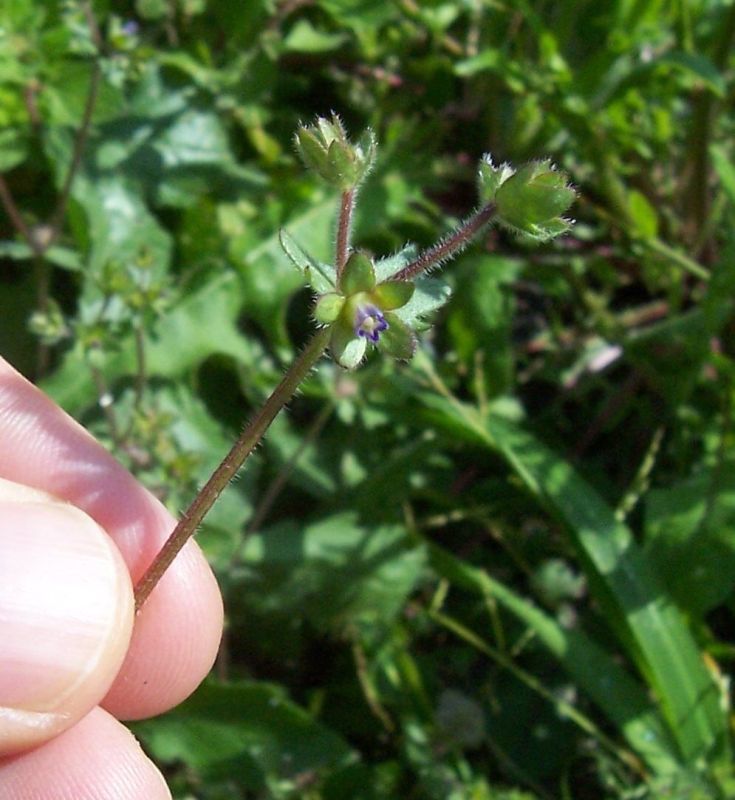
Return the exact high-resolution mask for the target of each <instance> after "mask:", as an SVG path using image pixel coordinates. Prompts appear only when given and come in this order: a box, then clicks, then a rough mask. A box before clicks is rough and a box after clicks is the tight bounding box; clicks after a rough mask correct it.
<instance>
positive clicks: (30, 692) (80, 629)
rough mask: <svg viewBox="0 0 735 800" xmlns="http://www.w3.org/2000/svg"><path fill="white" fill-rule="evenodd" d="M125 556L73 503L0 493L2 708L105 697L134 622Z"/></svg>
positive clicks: (47, 707)
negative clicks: (12, 498) (90, 695)
mask: <svg viewBox="0 0 735 800" xmlns="http://www.w3.org/2000/svg"><path fill="white" fill-rule="evenodd" d="M121 564H122V561H121V559H120V556H119V555H118V554H117V552H116V551H115V548H114V545H113V544H112V543H111V542H110V540H109V539H108V538H107V536H106V535H105V534H104V532H103V531H102V530H101V529H99V528H98V527H97V526H96V523H94V522H93V521H92V520H91V519H90V518H89V517H87V516H86V515H85V514H83V513H82V512H81V511H79V510H78V509H76V508H74V507H73V506H69V505H67V504H64V503H61V502H49V503H44V502H34V501H30V502H29V501H27V500H21V502H10V501H8V500H7V499H5V498H3V497H1V496H0V707H5V709H6V710H7V711H9V710H11V709H13V710H22V711H24V712H32V714H31V717H32V716H33V714H40V715H41V716H43V714H44V713H46V712H57V711H58V712H61V713H62V714H63V713H64V712H65V711H66V710H67V707H72V708H74V707H76V705H77V703H76V701H75V700H74V695H75V694H78V693H79V692H80V691H81V693H82V694H84V693H85V692H88V691H91V692H95V693H98V694H99V695H100V697H102V696H103V694H104V692H105V691H106V686H107V685H109V683H110V682H111V681H112V679H113V678H114V674H115V672H116V671H117V669H118V668H119V663H117V664H115V662H116V661H117V662H121V660H122V658H123V657H124V651H125V646H126V641H127V637H129V632H130V628H131V626H132V613H131V607H130V599H129V595H130V588H129V586H124V585H121V584H124V582H125V581H126V580H127V581H128V584H129V579H128V578H127V573H126V571H125V570H124V568H121ZM121 626H122V641H123V644H122V645H121V643H120V633H121ZM126 630H127V633H125V631H126ZM101 662H104V664H101ZM108 662H111V663H108ZM99 673H102V675H100V674H99ZM107 673H110V674H107ZM87 681H91V684H92V687H91V688H90V687H87V685H86V683H85V682H87ZM98 699H99V698H97V699H94V700H92V702H91V703H87V704H89V705H90V706H91V705H93V704H94V703H95V702H97V700H98ZM85 702H86V701H85Z"/></svg>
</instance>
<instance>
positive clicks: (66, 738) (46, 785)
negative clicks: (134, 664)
mask: <svg viewBox="0 0 735 800" xmlns="http://www.w3.org/2000/svg"><path fill="white" fill-rule="evenodd" d="M0 789H1V790H2V791H1V794H2V797H3V800H59V798H74V800H171V793H170V792H169V790H168V788H167V786H166V783H165V781H164V779H163V776H162V775H161V773H160V772H159V771H158V769H157V768H156V767H155V765H154V764H153V763H152V762H151V760H150V759H149V758H148V757H147V756H146V755H145V753H144V752H143V750H142V749H141V747H140V745H139V744H138V742H137V741H136V739H135V737H134V736H133V735H132V734H131V733H130V731H128V730H127V729H126V728H124V727H123V726H122V725H121V724H120V723H119V722H118V721H117V720H116V719H114V718H113V717H112V716H110V715H109V714H108V713H107V712H105V711H103V710H102V709H101V708H95V709H93V710H92V711H91V712H90V713H89V714H87V715H86V716H85V717H84V718H83V719H82V720H80V721H79V722H78V723H77V724H76V725H74V726H73V727H72V728H70V729H69V730H66V731H64V733H62V734H61V735H60V736H58V737H57V738H55V739H54V740H53V741H50V742H47V743H46V744H45V745H44V746H43V747H38V748H35V749H33V750H30V751H27V752H25V753H21V754H20V755H17V756H13V757H11V758H7V759H4V760H2V759H0Z"/></svg>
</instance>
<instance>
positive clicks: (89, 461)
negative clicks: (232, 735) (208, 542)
mask: <svg viewBox="0 0 735 800" xmlns="http://www.w3.org/2000/svg"><path fill="white" fill-rule="evenodd" d="M0 477H3V478H7V479H8V480H12V481H16V482H18V483H23V484H26V485H27V486H33V487H35V488H38V489H42V490H44V491H46V492H49V493H50V494H53V495H56V496H57V497H60V498H62V499H64V500H67V501H69V502H70V503H72V504H74V505H75V506H77V507H79V508H81V509H82V510H83V511H85V512H86V513H87V514H89V516H90V517H92V518H93V519H94V520H96V522H98V523H99V524H100V525H101V526H102V527H103V528H104V529H105V530H106V531H107V533H108V534H109V535H110V537H111V538H112V539H113V541H114V542H115V544H116V545H117V547H118V549H119V550H120V552H121V554H122V556H123V559H124V561H125V563H126V564H127V566H128V569H129V570H130V574H131V577H132V579H133V581H134V582H135V581H136V580H137V579H138V578H139V577H140V576H141V575H142V574H143V572H144V570H145V569H146V567H147V566H148V564H149V563H150V562H151V561H152V560H153V557H154V556H155V554H156V553H157V552H158V550H159V549H160V548H161V545H162V544H163V543H164V541H165V540H166V538H167V537H168V535H169V533H170V532H171V531H172V530H173V528H174V525H175V520H174V519H173V517H172V516H171V515H170V514H169V513H168V512H167V511H166V509H165V508H164V507H163V506H162V505H161V503H160V502H159V501H158V500H157V499H156V498H155V497H154V496H153V495H152V494H150V492H148V491H147V490H146V489H144V488H143V486H141V485H140V484H139V483H138V482H137V481H136V480H135V479H134V478H133V476H132V475H130V473H129V472H127V470H125V469H124V467H122V466H121V465H120V464H119V463H118V462H117V461H116V460H115V459H114V458H113V457H112V456H111V455H110V454H109V453H108V452H107V451H106V450H105V449H104V448H103V447H102V446H101V445H100V444H99V443H98V442H97V441H95V440H94V439H93V438H92V436H91V435H90V434H89V433H88V432H87V431H86V430H85V429H84V428H83V427H82V426H81V425H79V424H78V423H77V422H76V421H75V420H73V419H72V418H71V417H70V416H69V415H68V414H66V413H65V412H64V411H62V410H61V409H60V408H59V407H58V406H56V405H55V404H54V403H53V402H52V401H51V400H50V399H49V398H48V397H47V396H46V395H44V394H43V393H42V392H41V391H40V390H39V389H37V388H36V387H35V386H33V384H31V383H30V382H29V381H27V380H26V379H25V378H24V377H23V376H22V375H20V373H18V372H17V371H16V370H15V369H13V368H12V367H11V366H10V365H9V364H8V363H7V362H6V361H4V360H3V359H2V358H0ZM222 614H223V612H222V600H221V597H220V594H219V590H218V589H217V585H216V582H215V579H214V576H213V574H212V571H211V569H210V568H209V565H208V564H207V562H206V560H205V559H204V556H203V555H202V553H201V550H200V549H199V547H198V546H197V545H196V543H195V542H193V541H190V542H189V543H188V544H187V545H186V546H185V547H184V549H183V550H182V551H181V553H179V555H178V556H177V558H176V560H175V561H174V563H173V564H172V565H171V567H170V568H169V569H168V571H167V572H166V574H165V575H164V577H163V578H162V579H161V581H160V583H159V584H158V585H157V586H156V588H155V590H154V591H153V593H152V594H151V596H150V598H149V600H148V602H147V603H146V605H145V606H144V608H143V610H142V611H141V612H140V614H139V615H138V617H137V619H136V623H135V628H134V631H133V638H132V641H131V645H130V649H129V651H128V654H127V657H126V659H125V662H124V663H123V666H122V668H121V670H120V673H119V675H118V677H117V679H116V680H115V683H114V684H113V686H112V688H111V690H110V692H109V694H108V695H107V697H106V698H105V701H104V702H103V706H104V707H105V708H107V710H108V711H110V712H111V713H113V714H114V715H115V716H118V717H120V718H122V719H138V718H141V717H147V716H152V715H154V714H158V713H160V712H162V711H165V710H167V709H168V708H170V707H172V706H174V705H176V704H177V703H179V702H180V701H181V700H183V699H184V698H185V697H187V696H188V695H189V694H190V693H191V692H192V691H193V690H194V689H195V688H196V686H197V685H198V684H199V682H200V681H201V680H202V678H203V677H204V676H205V675H206V673H207V672H208V671H209V669H210V667H211V665H212V663H213V662H214V658H215V656H216V653H217V647H218V644H219V639H220V636H221V632H222Z"/></svg>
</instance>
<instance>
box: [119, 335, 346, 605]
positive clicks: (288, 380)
mask: <svg viewBox="0 0 735 800" xmlns="http://www.w3.org/2000/svg"><path fill="white" fill-rule="evenodd" d="M329 336H330V330H329V329H328V328H323V329H322V330H319V331H317V333H315V334H314V336H313V337H312V339H311V341H310V342H309V343H308V344H307V345H306V347H305V348H304V350H303V351H302V352H301V354H300V355H299V356H298V357H297V358H296V360H295V361H294V362H293V364H292V365H291V366H290V367H289V369H288V371H287V372H286V374H285V375H284V376H283V379H282V380H281V382H280V383H279V384H278V386H277V387H276V388H275V389H274V390H273V393H272V394H271V396H270V397H269V398H268V399H267V400H266V401H265V403H264V404H263V407H262V408H261V409H260V411H259V412H258V413H257V414H256V416H255V417H254V418H253V419H252V420H251V422H250V423H249V424H248V426H247V427H246V428H245V430H244V431H243V432H242V434H241V435H240V438H239V439H238V440H237V441H236V442H235V444H234V445H233V446H232V449H231V450H230V452H229V453H228V454H227V455H226V456H225V457H224V459H223V460H222V463H221V464H220V465H219V466H218V467H217V469H216V470H215V471H214V472H213V473H212V476H211V477H210V479H209V480H208V481H207V482H206V484H205V485H204V488H202V490H201V491H200V492H199V494H198V495H197V496H196V497H195V498H194V501H193V502H192V504H191V505H190V506H189V508H188V509H187V510H186V511H185V512H184V514H183V516H182V517H181V519H180V520H179V523H178V525H177V526H176V527H175V528H174V530H173V533H172V534H171V535H170V536H169V537H168V539H167V540H166V543H165V544H164V545H163V547H162V548H161V550H160V551H159V552H158V554H157V555H156V557H155V558H154V559H153V563H152V564H151V565H150V566H149V567H148V569H147V570H146V572H145V574H144V575H143V577H142V578H141V579H140V580H139V581H138V583H137V585H136V587H135V608H136V611H139V610H140V609H141V608H142V606H143V604H144V603H145V601H146V600H147V599H148V596H149V595H150V593H151V592H152V591H153V588H154V587H155V585H156V584H157V583H158V581H159V580H160V579H161V577H162V576H163V574H164V572H166V570H167V569H168V567H169V566H170V565H171V562H172V561H173V560H174V558H176V556H177V554H178V553H179V551H180V550H181V548H182V547H183V546H184V545H185V544H186V542H187V541H188V540H189V538H190V537H191V536H193V534H194V533H195V532H196V529H197V528H198V527H199V525H200V523H201V521H202V520H203V519H204V517H205V515H206V514H207V512H208V511H209V509H210V508H211V507H212V506H213V505H214V503H215V501H216V500H217V498H218V497H219V496H220V494H221V493H222V491H223V490H224V489H225V487H226V486H227V484H228V483H229V482H230V481H231V480H232V478H234V477H235V475H236V473H237V471H238V470H239V469H240V467H241V466H242V465H243V463H244V462H245V459H246V458H247V457H248V456H249V455H250V454H251V453H252V452H253V450H254V449H255V448H256V446H257V445H258V443H259V442H260V440H261V439H262V438H263V436H264V435H265V432H266V431H267V430H268V428H269V426H270V424H271V422H273V420H274V419H275V418H276V416H277V415H278V412H279V411H280V410H281V409H282V408H283V407H284V405H285V404H286V403H287V402H288V401H289V400H290V399H291V398H292V397H293V395H294V394H295V392H296V390H297V389H298V387H299V385H300V384H301V382H302V381H303V380H304V379H305V378H306V376H307V375H308V374H309V372H310V371H311V369H312V368H313V366H314V365H315V364H316V362H317V361H318V360H319V358H320V357H321V355H322V353H323V352H324V349H325V348H326V346H327V342H328V341H329Z"/></svg>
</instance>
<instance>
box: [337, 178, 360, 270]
mask: <svg viewBox="0 0 735 800" xmlns="http://www.w3.org/2000/svg"><path fill="white" fill-rule="evenodd" d="M354 207H355V190H354V189H348V190H347V191H346V192H342V198H341V200H340V204H339V221H338V223H337V252H336V259H335V265H334V266H335V269H336V271H337V281H338V282H339V278H340V276H341V275H342V270H343V269H344V268H345V264H346V263H347V259H348V257H349V255H350V228H351V227H352V212H353V210H354Z"/></svg>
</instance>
